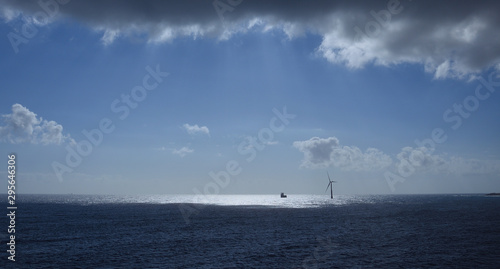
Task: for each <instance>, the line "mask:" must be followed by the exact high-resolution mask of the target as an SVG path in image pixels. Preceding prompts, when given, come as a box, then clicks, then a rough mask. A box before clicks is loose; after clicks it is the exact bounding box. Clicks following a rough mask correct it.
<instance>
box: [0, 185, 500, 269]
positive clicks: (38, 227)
mask: <svg viewBox="0 0 500 269" xmlns="http://www.w3.org/2000/svg"><path fill="white" fill-rule="evenodd" d="M2 198H3V199H2V201H5V200H6V198H5V197H2ZM20 199H21V200H20V201H19V203H18V210H17V213H16V214H17V215H18V216H17V219H16V220H17V223H16V225H17V229H16V239H17V242H16V244H17V248H16V250H17V252H16V254H17V255H16V258H17V261H16V262H15V264H14V263H12V262H10V261H8V260H7V254H6V252H5V251H4V253H5V254H4V255H3V258H2V261H0V266H2V267H6V268H346V267H363V268H365V267H374V268H394V267H396V268H397V267H401V268H432V267H435V268H442V267H445V268H448V267H461V268H496V267H498V266H499V265H500V243H499V242H500V214H499V212H500V197H487V196H483V195H385V196H336V197H335V199H333V200H331V199H329V197H327V196H311V195H289V196H288V198H286V199H282V198H279V195H220V196H207V197H202V196H194V195H156V196H85V195H24V196H21V197H20ZM4 204H6V202H4ZM3 223H4V224H3V226H4V227H5V228H7V226H8V224H7V220H5V221H4V222H3ZM2 230H3V229H2ZM1 233H2V234H0V236H1V237H0V239H2V243H3V244H2V245H4V246H5V242H4V241H5V240H6V229H5V231H3V232H1ZM14 265H15V266H14Z"/></svg>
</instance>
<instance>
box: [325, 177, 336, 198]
mask: <svg viewBox="0 0 500 269" xmlns="http://www.w3.org/2000/svg"><path fill="white" fill-rule="evenodd" d="M326 174H327V175H328V186H326V190H325V192H326V191H327V190H328V187H330V196H331V198H332V199H333V183H336V182H337V181H333V180H331V179H330V174H328V172H326Z"/></svg>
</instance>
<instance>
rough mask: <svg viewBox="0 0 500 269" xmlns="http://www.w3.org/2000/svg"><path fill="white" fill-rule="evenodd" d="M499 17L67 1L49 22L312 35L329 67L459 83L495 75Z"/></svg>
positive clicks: (272, 4)
mask: <svg viewBox="0 0 500 269" xmlns="http://www.w3.org/2000/svg"><path fill="white" fill-rule="evenodd" d="M41 2H43V3H45V5H40V4H39V1H14V0H0V6H1V8H0V11H1V12H0V14H3V15H0V16H3V18H4V19H5V20H7V21H10V20H14V19H15V18H18V17H20V16H23V17H30V16H33V14H35V13H36V12H40V11H43V10H45V9H46V10H49V11H46V12H47V13H49V12H50V10H55V8H54V7H53V6H54V5H52V6H51V5H50V3H56V2H55V0H42V1H41ZM62 2H67V1H62ZM214 3H215V4H214ZM43 7H45V9H44V8H43ZM499 12H500V2H498V1H493V0H485V1H460V2H457V1H452V0H444V1H439V2H433V1H408V0H401V1H398V0H374V1H348V0H340V1H327V0H319V1H289V0H274V1H266V0H252V1H248V0H243V1H225V0H217V1H195V0H191V1H160V0H124V1H119V2H116V1H112V0H86V1H78V0H73V1H69V2H68V3H66V4H64V5H60V6H58V12H57V14H56V13H55V12H52V13H54V14H56V15H54V16H53V17H51V21H57V20H58V19H61V18H70V19H74V20H78V21H80V22H83V23H84V24H86V25H88V26H89V27H90V28H91V29H93V30H95V31H98V32H100V33H102V38H101V40H102V42H103V44H105V45H110V44H112V43H113V42H115V41H116V39H120V38H134V39H137V38H139V39H141V38H142V39H144V40H145V41H146V42H148V43H162V42H172V41H173V40H174V39H176V38H181V37H192V38H215V39H218V40H224V39H229V38H231V37H232V36H234V35H235V34H244V33H246V32H249V31H262V32H268V31H281V32H283V33H284V34H285V35H286V36H287V37H288V38H289V39H294V38H300V37H303V36H305V35H306V34H313V35H319V36H321V38H322V41H321V43H320V44H319V45H318V47H317V49H316V53H318V54H319V55H320V56H322V57H324V58H325V59H327V60H328V61H329V62H331V63H334V64H341V65H345V66H347V67H348V68H352V69H357V68H363V67H364V66H366V65H370V64H374V65H382V66H394V65H399V64H404V63H410V64H419V65H421V66H423V68H424V69H425V71H426V72H429V73H431V74H433V76H434V77H435V78H436V79H441V78H459V79H462V78H464V79H465V78H471V77H473V76H474V74H476V73H478V72H481V71H483V70H486V69H488V68H492V67H496V68H497V69H500V36H499V35H498V29H500V16H497V14H498V13H499ZM35 21H36V19H35Z"/></svg>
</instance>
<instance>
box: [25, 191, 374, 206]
mask: <svg viewBox="0 0 500 269" xmlns="http://www.w3.org/2000/svg"><path fill="white" fill-rule="evenodd" d="M25 198H26V201H27V202H28V201H29V202H41V203H64V204H66V203H76V204H82V205H90V204H112V203H147V204H205V205H219V206H268V207H283V208H311V207H323V206H339V205H346V204H353V203H374V202H376V201H377V200H379V198H380V197H379V196H378V195H336V196H335V197H334V198H333V199H330V197H329V196H328V195H304V194H289V195H288V198H280V196H279V195H187V194H181V195H29V196H28V197H26V196H25Z"/></svg>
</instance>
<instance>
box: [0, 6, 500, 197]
mask: <svg viewBox="0 0 500 269" xmlns="http://www.w3.org/2000/svg"><path fill="white" fill-rule="evenodd" d="M499 11H500V4H499V3H498V2H497V1H479V2H478V1H461V2H456V1H440V2H439V3H436V2H433V1H411V0H401V1H397V0H389V1H386V0H384V1H312V2H311V1H307V2H306V1H284V0H280V1H250V0H215V1H175V2H174V1H156V0H155V1H154V0H149V1H136V0H126V1H119V2H117V1H110V0H104V1H90V0H89V1H78V0H71V1H68V0H40V1H8V0H0V36H1V37H2V38H1V39H0V51H1V61H0V82H1V88H0V93H1V98H0V115H1V119H0V154H2V155H3V156H4V157H2V158H0V160H1V159H3V160H4V162H5V163H4V165H0V175H2V177H4V178H5V179H6V178H7V161H8V155H10V154H15V155H16V160H17V163H16V165H17V166H16V172H17V174H16V176H17V177H16V179H17V181H16V184H17V185H16V188H17V191H18V192H19V193H47V194H55V193H61V194H66V193H75V194H80V193H81V194H197V195H200V194H201V195H205V194H279V193H280V192H285V193H288V194H325V188H326V186H327V184H328V176H327V173H328V174H329V175H330V177H331V178H332V180H336V181H337V182H336V183H335V184H334V192H335V193H336V194H413V193H487V192H495V191H496V192H499V191H500V140H499V138H498V137H500V124H499V121H498V119H499V118H500V106H499V103H500V35H499V34H498V29H500V17H498V16H497V14H498V13H499ZM6 181H7V180H6Z"/></svg>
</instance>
